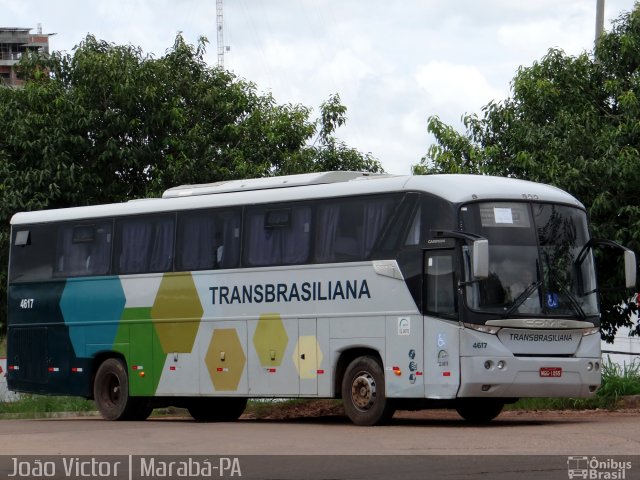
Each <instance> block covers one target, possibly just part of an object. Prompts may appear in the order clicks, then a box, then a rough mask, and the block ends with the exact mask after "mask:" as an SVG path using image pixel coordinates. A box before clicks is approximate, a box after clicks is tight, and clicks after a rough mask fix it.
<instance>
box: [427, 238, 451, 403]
mask: <svg viewBox="0 0 640 480" xmlns="http://www.w3.org/2000/svg"><path fill="white" fill-rule="evenodd" d="M447 241H449V242H450V243H451V244H455V242H454V241H453V240H452V239H447ZM455 258H456V257H455V250H454V249H453V248H446V249H434V250H425V252H424V269H423V272H424V274H423V302H424V303H423V312H424V314H425V316H424V336H425V338H424V356H425V367H424V369H425V378H424V382H425V396H426V397H427V398H442V399H445V398H455V396H456V394H457V392H458V388H459V385H460V363H459V356H460V340H459V337H460V326H459V323H458V307H457V288H456V275H455V272H456V268H455V267H456V260H455Z"/></svg>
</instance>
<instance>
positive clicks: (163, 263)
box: [149, 218, 173, 272]
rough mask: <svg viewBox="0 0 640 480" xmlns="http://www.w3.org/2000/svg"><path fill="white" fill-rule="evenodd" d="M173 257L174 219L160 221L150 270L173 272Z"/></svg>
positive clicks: (156, 231) (155, 236) (156, 230)
mask: <svg viewBox="0 0 640 480" xmlns="http://www.w3.org/2000/svg"><path fill="white" fill-rule="evenodd" d="M172 255H173V219H172V218H162V219H158V222H157V223H156V228H155V232H154V238H153V248H152V250H151V259H150V261H149V270H150V271H152V272H166V271H169V270H171V267H172V265H171V260H172Z"/></svg>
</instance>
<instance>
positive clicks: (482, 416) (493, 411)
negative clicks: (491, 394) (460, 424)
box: [456, 398, 504, 423]
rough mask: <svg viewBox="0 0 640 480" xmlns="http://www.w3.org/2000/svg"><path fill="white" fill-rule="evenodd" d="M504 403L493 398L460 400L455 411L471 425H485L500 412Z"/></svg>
mask: <svg viewBox="0 0 640 480" xmlns="http://www.w3.org/2000/svg"><path fill="white" fill-rule="evenodd" d="M503 407H504V402H503V401H502V400H498V399H494V398H460V399H458V401H457V403H456V411H457V412H458V414H459V415H460V416H461V417H462V418H464V419H465V420H467V421H469V422H473V423H487V422H490V421H491V420H493V419H494V418H496V417H497V416H498V415H500V412H502V408H503Z"/></svg>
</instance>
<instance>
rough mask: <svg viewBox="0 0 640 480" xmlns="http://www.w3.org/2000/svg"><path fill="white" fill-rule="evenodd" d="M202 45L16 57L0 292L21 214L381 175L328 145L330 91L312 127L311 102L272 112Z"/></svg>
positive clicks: (268, 99) (333, 113)
mask: <svg viewBox="0 0 640 480" xmlns="http://www.w3.org/2000/svg"><path fill="white" fill-rule="evenodd" d="M205 46H206V39H204V38H202V39H200V41H199V42H198V45H196V46H193V45H189V44H187V43H186V42H185V41H184V40H183V38H182V37H181V36H177V37H176V40H175V43H174V45H173V47H172V48H170V49H169V50H168V51H167V52H166V54H165V55H164V56H162V57H160V58H157V59H156V58H153V57H151V56H149V55H145V54H144V53H143V52H142V51H141V49H139V48H137V47H134V46H131V45H124V46H122V45H114V44H111V43H107V42H104V41H100V40H98V39H96V38H95V37H93V36H91V35H89V36H87V37H86V38H85V39H84V40H83V41H82V42H81V43H80V44H79V45H78V46H77V47H76V48H75V49H74V50H73V52H72V53H70V54H69V53H64V52H62V53H60V52H56V53H53V54H52V55H51V56H50V57H48V58H44V57H39V56H34V55H30V56H27V55H25V56H24V57H23V59H22V60H21V63H20V64H19V66H18V69H19V75H20V76H21V77H22V78H23V79H24V80H26V84H25V86H24V88H20V89H14V88H8V87H3V86H1V85H0V131H1V132H3V134H2V136H0V220H1V221H2V223H1V225H2V226H1V227H0V266H1V267H2V268H1V269H0V295H2V296H3V297H5V298H6V295H5V291H4V290H5V285H6V271H7V268H6V267H7V252H8V245H9V243H8V238H9V226H8V224H9V220H10V218H11V216H12V215H13V214H14V213H15V212H18V211H23V210H37V209H43V208H58V207H67V206H76V205H89V204H100V203H109V202H117V201H123V200H127V199H130V198H134V197H148V196H158V195H159V194H161V192H162V191H163V190H165V189H166V188H168V187H171V186H176V185H180V184H192V183H204V182H216V181H221V180H228V179H235V178H247V177H261V176H271V175H281V174H289V173H301V172H310V171H321V170H326V169H332V170H347V169H348V170H365V171H381V170H382V168H381V165H380V163H379V162H378V161H377V160H375V159H374V158H372V157H371V155H369V154H362V153H360V152H358V151H357V150H354V149H352V148H349V147H347V146H346V145H345V144H343V143H341V142H339V141H338V140H336V139H335V137H334V133H335V130H336V129H337V128H338V127H340V126H341V125H343V124H344V123H345V121H346V107H344V106H343V105H341V104H340V98H339V97H338V96H337V95H333V96H331V97H330V98H329V100H328V101H327V102H325V103H324V104H323V105H322V106H321V108H320V118H317V119H313V118H312V117H311V114H312V111H311V109H310V108H308V107H306V106H303V105H299V104H295V105H294V104H284V105H280V104H277V103H276V101H275V99H274V98H273V97H272V96H271V95H269V94H259V93H258V92H257V88H256V86H255V85H254V84H253V83H251V82H248V81H245V80H242V79H239V78H237V77H236V76H234V75H233V74H232V73H230V72H228V71H224V70H222V69H218V68H210V67H208V66H207V64H206V62H205V61H204V53H205ZM0 314H1V315H2V318H4V316H5V312H4V302H2V303H0ZM0 323H1V322H0Z"/></svg>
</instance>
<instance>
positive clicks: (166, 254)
mask: <svg viewBox="0 0 640 480" xmlns="http://www.w3.org/2000/svg"><path fill="white" fill-rule="evenodd" d="M172 251H173V219H172V218H171V217H165V218H153V219H135V220H125V221H123V222H122V223H121V229H120V259H119V263H118V265H119V272H120V273H145V272H162V271H169V270H171V261H172Z"/></svg>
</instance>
